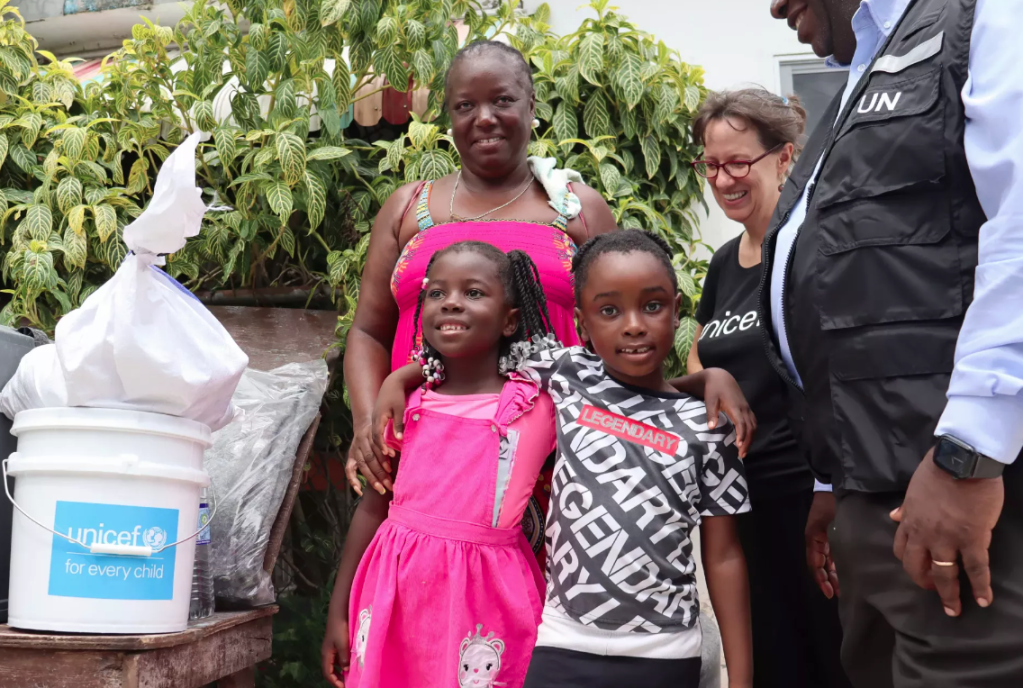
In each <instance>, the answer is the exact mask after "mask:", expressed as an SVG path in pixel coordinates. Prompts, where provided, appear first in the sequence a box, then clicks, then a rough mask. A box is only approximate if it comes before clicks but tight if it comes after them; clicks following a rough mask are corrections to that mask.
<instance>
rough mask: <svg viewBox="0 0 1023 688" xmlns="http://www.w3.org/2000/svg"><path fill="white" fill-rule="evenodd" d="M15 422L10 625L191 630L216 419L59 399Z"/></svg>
mask: <svg viewBox="0 0 1023 688" xmlns="http://www.w3.org/2000/svg"><path fill="white" fill-rule="evenodd" d="M11 432H12V433H13V434H14V435H16V436H17V438H18V451H17V452H16V453H14V454H11V456H10V458H9V459H8V460H7V461H5V462H4V468H5V469H6V472H7V473H8V474H9V475H11V476H14V477H15V478H16V480H15V488H14V489H15V492H14V495H13V497H12V501H14V502H15V507H16V510H15V514H14V523H13V531H12V545H11V587H10V613H9V619H8V623H9V624H10V625H11V626H13V627H16V628H24V629H31V630H40V631H57V632H74V633H171V632H176V631H182V630H184V629H185V628H186V626H187V625H188V604H189V600H190V598H191V587H192V564H193V559H194V557H195V540H194V539H193V537H194V535H195V534H196V533H195V531H196V527H197V519H198V514H199V494H200V490H201V488H202V487H205V486H207V485H209V477H208V476H207V474H206V472H205V471H204V470H203V462H202V461H203V453H204V451H205V449H206V448H207V447H208V446H209V445H210V430H209V428H207V427H206V426H205V425H202V424H201V423H196V422H195V421H191V420H187V419H184V418H176V417H173V416H165V415H160V414H155V413H141V412H136V411H115V410H110V409H91V408H59V409H58V408H54V409H36V410H32V411H25V412H23V413H19V414H18V415H17V416H16V417H15V419H14V427H13V428H12V430H11ZM54 531H56V532H54ZM57 533H60V535H58V534H57ZM62 536H68V537H71V538H72V539H75V540H77V541H78V543H77V544H75V543H72V542H69V541H68V539H67V538H66V537H62ZM82 545H85V546H84V547H83V546H82Z"/></svg>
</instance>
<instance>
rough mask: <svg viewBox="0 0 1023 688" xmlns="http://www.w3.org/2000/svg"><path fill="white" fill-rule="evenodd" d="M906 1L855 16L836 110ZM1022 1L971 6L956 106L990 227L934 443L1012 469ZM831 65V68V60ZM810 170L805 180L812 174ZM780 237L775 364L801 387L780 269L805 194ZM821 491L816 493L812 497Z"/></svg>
mask: <svg viewBox="0 0 1023 688" xmlns="http://www.w3.org/2000/svg"><path fill="white" fill-rule="evenodd" d="M908 6H909V0H863V2H861V3H860V8H859V10H857V12H856V15H855V16H854V17H853V22H852V27H853V30H854V32H855V34H856V52H855V54H854V56H853V62H852V64H851V65H850V66H849V81H848V83H847V85H846V89H845V93H844V95H843V98H842V104H843V106H844V105H845V102H846V100H847V99H848V98H849V96H850V94H851V93H852V91H853V89H854V88H855V87H856V84H857V83H858V82H859V80H860V78H861V77H862V76H863V74H865V73H866V69H867V67H868V66H869V65H870V62H871V60H873V58H874V56H875V54H876V53H877V52H878V50H880V48H881V46H882V45H883V44H884V42H885V40H886V39H887V37H888V36H889V35H890V34H891V32H892V30H893V29H894V28H895V26H896V25H897V24H898V21H899V19H901V18H902V15H903V14H904V13H905V12H906V8H907V7H908ZM1020 17H1023V0H998V1H997V2H996V1H995V0H978V1H977V8H976V12H975V15H974V27H973V35H972V39H971V48H970V63H969V78H968V79H967V82H966V85H965V87H964V88H963V93H962V98H963V103H964V105H965V110H966V118H967V121H966V132H965V147H966V155H967V160H968V162H969V166H970V172H971V174H972V176H973V181H974V184H975V186H976V188H977V195H978V198H979V199H980V203H981V206H982V207H983V208H984V212H985V213H986V215H987V217H988V221H987V222H986V223H985V224H984V225H983V226H982V227H981V230H980V246H979V251H980V260H979V265H978V266H977V272H976V286H975V289H974V300H973V303H972V304H971V305H970V307H969V309H968V310H967V313H966V318H965V322H964V323H963V327H962V330H961V332H960V333H959V341H958V345H957V347H956V357H955V369H954V371H953V373H952V381H951V383H950V385H949V389H948V405H947V407H946V408H945V412H944V414H943V415H942V417H941V420H940V421H939V423H938V428H937V430H936V432H935V434H936V435H943V434H949V435H952V436H954V437H957V438H959V439H960V440H962V441H964V442H966V443H968V444H970V445H972V446H973V447H975V448H976V449H977V450H978V451H979V452H981V453H982V454H985V455H987V456H990V457H992V458H994V459H998V460H999V461H1002V462H1004V463H1012V462H1013V461H1014V460H1015V459H1016V456H1017V455H1018V454H1019V453H1020V450H1021V449H1023V41H1021V40H1020V39H1019V36H1018V33H1019V30H1018V22H1019V18H1020ZM829 64H831V65H833V66H839V65H837V63H835V62H834V60H831V59H830V58H829ZM820 166H821V161H818V163H817V169H816V170H815V171H814V173H813V176H812V179H814V180H816V178H817V175H818V174H819V172H820ZM809 188H810V184H807V189H806V190H804V191H803V197H802V198H800V199H799V202H798V203H797V204H796V206H795V207H794V208H793V210H792V212H791V214H790V215H789V218H788V221H787V222H786V223H785V225H784V226H782V227H781V228H780V229H779V231H778V238H777V244H776V250H775V257H774V260H773V261H772V263H771V265H772V271H771V321H772V325H773V327H774V331H775V335H776V337H777V340H778V343H779V349H780V353H781V357H782V360H783V361H784V362H785V365H786V367H787V368H788V370H789V372H790V373H792V375H793V377H794V378H795V380H796V381H797V382H798V383H799V384H800V386H801V385H802V381H801V380H800V379H799V375H798V373H797V372H796V370H795V365H794V364H793V361H792V352H791V349H790V348H789V343H788V337H787V333H786V332H785V321H784V318H783V301H782V299H783V297H784V291H783V282H784V278H785V270H784V268H785V266H786V265H787V263H788V256H789V254H790V253H791V251H792V246H793V244H794V243H795V240H796V235H797V234H798V233H799V228H800V226H801V225H802V224H803V221H804V220H805V219H806V210H807V208H806V203H807V200H806V194H807V192H808V190H809ZM821 487H823V486H820V485H818V488H821Z"/></svg>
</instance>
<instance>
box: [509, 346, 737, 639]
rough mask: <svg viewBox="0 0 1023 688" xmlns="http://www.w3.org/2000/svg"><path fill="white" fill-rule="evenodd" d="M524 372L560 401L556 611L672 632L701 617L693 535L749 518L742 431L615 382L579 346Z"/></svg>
mask: <svg viewBox="0 0 1023 688" xmlns="http://www.w3.org/2000/svg"><path fill="white" fill-rule="evenodd" d="M523 373H525V374H526V375H528V376H530V377H532V378H533V379H534V380H536V381H537V382H538V383H539V384H540V386H541V388H542V389H544V390H546V391H547V392H548V393H549V394H550V395H551V398H552V399H553V401H554V405H555V408H556V409H557V416H558V451H557V462H556V464H555V467H554V482H553V490H552V497H551V506H550V514H549V516H550V521H549V523H548V526H547V547H548V550H547V552H548V557H547V581H548V583H547V604H548V605H549V606H551V607H552V608H553V609H557V610H559V611H562V612H564V613H565V614H567V615H568V616H569V617H570V618H572V619H574V620H576V621H578V622H580V623H582V624H586V625H591V626H594V627H596V628H599V629H603V630H608V631H620V632H639V633H673V632H680V631H683V630H685V629H689V628H692V627H693V626H694V625H695V624H696V622H697V619H698V617H699V602H698V600H697V593H696V576H695V571H696V563H695V562H694V560H693V543H692V540H691V539H690V534H691V531H692V529H693V528H694V527H695V526H697V525H699V523H700V519H701V517H702V516H722V515H730V514H738V513H743V512H745V511H749V508H750V507H749V498H748V495H747V489H746V479H745V477H744V474H743V468H742V462H741V461H740V460H739V457H738V451H737V449H736V447H735V431H734V429H733V427H732V426H731V424H729V423H727V422H724V421H723V422H722V423H721V424H720V425H719V426H718V428H716V429H715V430H713V431H710V430H708V429H707V412H706V407H705V406H704V404H703V402H702V401H700V400H698V399H694V398H693V397H690V396H688V395H684V394H668V393H659V392H653V391H651V390H644V389H639V388H635V387H632V386H627V385H624V384H622V383H619V382H617V381H615V380H614V379H612V378H611V377H610V376H608V374H607V373H606V372H605V370H604V364H603V362H602V361H601V360H600V358H598V357H597V356H596V355H595V354H593V353H591V352H589V351H587V350H586V349H583V348H581V347H573V348H570V349H558V350H555V351H544V352H540V353H537V354H534V355H533V356H532V357H531V358H530V359H529V362H528V364H527V367H526V368H525V369H524V370H523Z"/></svg>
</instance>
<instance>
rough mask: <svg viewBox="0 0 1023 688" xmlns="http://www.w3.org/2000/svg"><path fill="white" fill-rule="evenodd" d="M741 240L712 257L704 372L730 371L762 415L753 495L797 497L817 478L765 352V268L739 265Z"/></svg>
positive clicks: (702, 318) (752, 466)
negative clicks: (761, 299)
mask: <svg viewBox="0 0 1023 688" xmlns="http://www.w3.org/2000/svg"><path fill="white" fill-rule="evenodd" d="M741 238H742V237H741V236H739V237H736V238H735V239H733V240H732V241H729V242H728V243H727V244H725V245H724V246H722V247H721V248H720V249H718V251H717V252H716V253H715V254H714V257H713V258H712V259H711V262H710V268H709V270H708V271H707V278H706V279H705V280H704V287H703V297H702V298H701V300H700V305H699V308H698V309H697V311H696V320H697V321H698V322H699V323H700V324H701V325H703V334H702V335H701V337H700V340H699V344H698V347H697V353H698V354H699V356H700V363H702V364H703V367H704V368H724V369H725V370H727V371H728V372H729V373H731V374H732V376H734V377H735V379H736V381H738V383H739V387H740V388H741V389H742V393H743V394H745V395H746V399H747V401H749V405H750V408H752V409H753V413H755V414H756V416H757V432H756V435H755V436H754V438H753V445H752V446H751V447H750V452H749V454H747V455H746V460H745V462H744V463H745V467H746V479H747V481H748V483H749V491H750V496H751V497H752V499H753V500H754V502H756V501H757V500H758V499H765V498H773V497H777V496H780V495H785V494H791V493H792V492H797V491H799V490H803V489H810V488H811V487H812V486H813V475H812V474H811V473H810V467H809V465H808V464H807V462H806V460H805V459H804V458H803V456H802V455H801V454H800V451H799V447H798V445H797V443H796V441H795V438H794V437H793V435H792V432H791V431H790V429H789V424H788V419H787V416H786V413H787V407H788V390H787V389H786V386H785V382H784V380H782V379H781V378H780V377H779V376H778V374H777V373H776V372H775V371H774V368H772V367H771V364H770V363H769V362H768V360H767V356H766V355H765V353H764V341H763V332H762V330H761V325H760V321H759V319H758V317H757V292H758V290H759V288H760V265H756V266H754V267H751V268H744V267H742V266H741V265H739V241H740V239H741Z"/></svg>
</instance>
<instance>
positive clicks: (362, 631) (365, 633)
mask: <svg viewBox="0 0 1023 688" xmlns="http://www.w3.org/2000/svg"><path fill="white" fill-rule="evenodd" d="M372 618H373V606H372V605H370V606H369V607H367V608H366V609H363V610H362V611H361V612H359V630H358V631H356V633H355V659H357V660H358V662H359V668H360V669H361V668H363V666H364V665H365V662H366V642H367V641H368V640H369V623H370V621H371V620H372Z"/></svg>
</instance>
